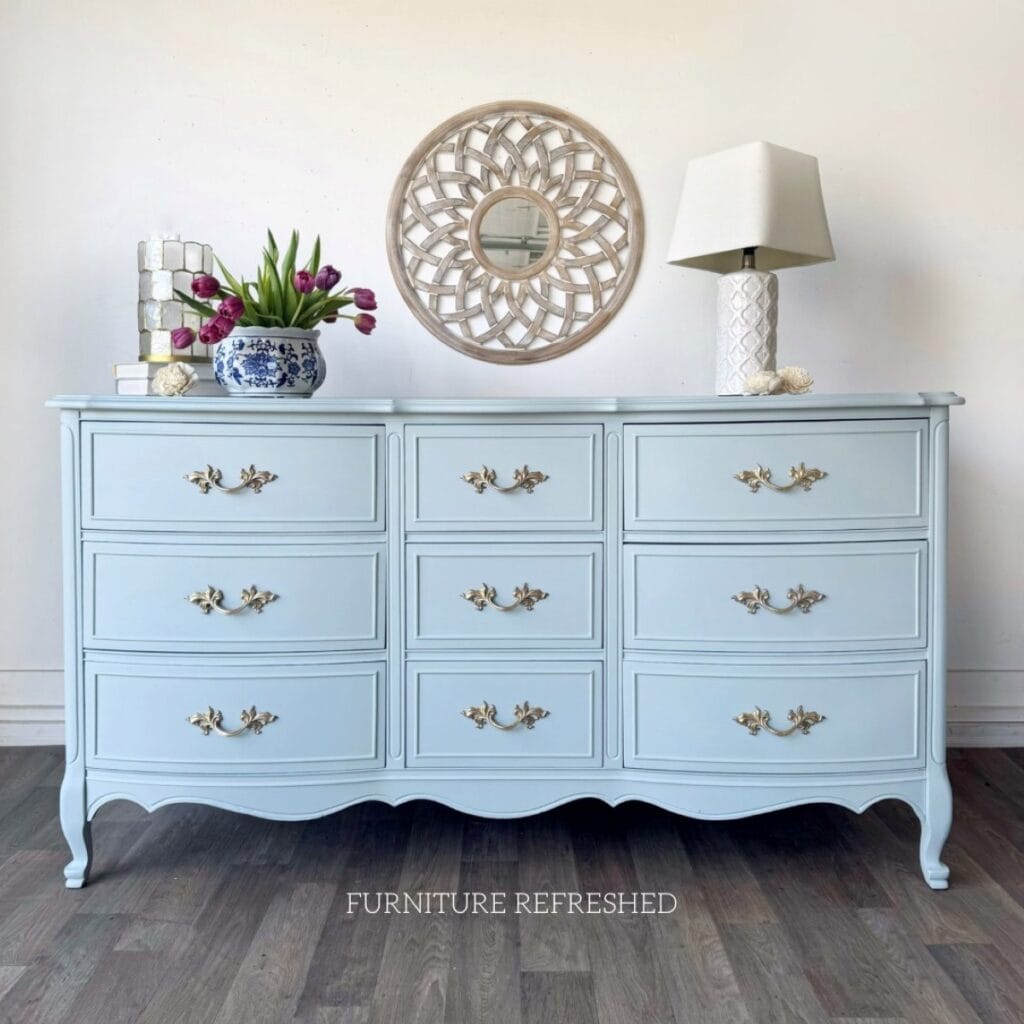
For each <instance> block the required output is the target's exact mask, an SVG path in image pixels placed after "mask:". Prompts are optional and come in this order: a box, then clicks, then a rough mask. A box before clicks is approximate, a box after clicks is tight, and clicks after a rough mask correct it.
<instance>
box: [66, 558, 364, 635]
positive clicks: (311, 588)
mask: <svg viewBox="0 0 1024 1024" xmlns="http://www.w3.org/2000/svg"><path fill="white" fill-rule="evenodd" d="M83 548H84V567H85V580H84V589H85V601H84V626H85V646H86V647H91V648H102V649H106V650H149V651H177V652H187V651H197V652H206V651H230V652H236V653H241V654H245V653H252V652H255V651H268V650H282V651H301V650H354V649H366V650H373V649H378V648H381V647H383V646H384V605H383V597H384V594H383V591H384V587H383V572H384V548H383V545H378V544H332V545H326V544H325V545H298V544H276V545H251V546H250V545H238V544H235V545H231V544H221V545H213V544H210V545H199V544H182V545H175V544H170V543H166V544H161V543H146V544H136V543H131V544H121V543H110V544H107V543H94V542H87V543H86V544H85V545H83ZM217 592H219V594H220V598H219V600H217ZM268 595H269V596H268ZM206 609H208V610H206ZM228 612H230V614H228Z"/></svg>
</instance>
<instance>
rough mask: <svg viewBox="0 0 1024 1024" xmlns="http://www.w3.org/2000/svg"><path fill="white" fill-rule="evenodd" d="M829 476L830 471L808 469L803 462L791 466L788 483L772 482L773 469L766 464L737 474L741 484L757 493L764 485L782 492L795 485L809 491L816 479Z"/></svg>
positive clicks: (791, 488)
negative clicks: (767, 467)
mask: <svg viewBox="0 0 1024 1024" xmlns="http://www.w3.org/2000/svg"><path fill="white" fill-rule="evenodd" d="M827 476H828V473H826V472H825V471H824V470H823V469H808V468H807V467H806V466H805V465H804V464H803V463H802V462H801V463H800V465H799V466H790V467H789V483H788V484H781V485H780V484H774V483H772V471H771V470H770V469H766V468H765V467H764V466H755V467H754V468H753V469H745V470H743V472H742V473H737V474H736V479H737V480H739V482H740V483H741V484H746V485H747V486H748V487H749V488H750V489H751V490H752V491H753V492H754V493H755V494H756V493H757V491H758V490H759V489H760V488H761V486H762V485H763V486H765V487H767V488H768V489H769V490H772V491H778V492H779V493H780V494H781V493H782V492H783V491H791V490H793V488H794V487H802V488H803V489H804V490H805V491H809V490H810V489H811V487H812V486H813V485H814V483H815V482H816V481H818V480H822V479H824V478H825V477H827Z"/></svg>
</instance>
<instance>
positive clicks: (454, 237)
mask: <svg viewBox="0 0 1024 1024" xmlns="http://www.w3.org/2000/svg"><path fill="white" fill-rule="evenodd" d="M642 248H643V211H642V209H641V206H640V195H639V193H638V192H637V188H636V183H635V182H634V181H633V176H632V175H631V174H630V172H629V168H628V167H627V166H626V164H625V161H624V160H623V159H622V157H621V155H620V154H619V152H618V150H616V149H615V147H614V146H613V145H612V144H611V143H610V142H609V141H608V140H607V139H606V138H605V137H604V136H603V135H601V133H600V132H598V131H596V130H595V129H594V128H592V127H591V126H590V125H588V124H586V123H585V122H583V121H581V120H579V118H576V117H574V116H573V115H571V114H567V113H566V112H565V111H563V110H558V109H556V108H555V107H548V106H544V105H542V104H539V103H526V102H508V103H491V104H487V105H486V106H481V107H474V108H473V109H472V110H467V111H465V112H464V113H462V114H457V115H456V116H455V117H453V118H450V119H449V120H448V121H446V122H445V123H444V124H442V125H440V126H439V127H438V128H436V129H435V130H434V131H432V132H431V133H430V134H429V135H428V136H427V137H426V138H425V139H424V140H423V141H422V142H421V143H420V144H419V146H417V147H416V149H415V151H414V152H413V154H412V155H411V156H410V157H409V159H408V160H407V161H406V162H405V165H404V166H403V167H402V170H401V173H400V174H399V176H398V180H397V181H396V182H395V187H394V190H393V192H392V194H391V204H390V207H389V209H388V259H389V261H390V263H391V271H392V273H393V274H394V276H395V281H396V282H397V283H398V287H399V290H400V291H401V293H402V297H403V298H404V299H405V301H406V302H407V303H408V305H409V308H410V309H411V310H412V312H413V313H414V314H415V315H416V317H417V319H418V320H419V321H420V323H422V324H423V326H424V327H426V328H427V329H428V330H429V331H430V332H431V333H432V334H433V335H434V336H435V337H437V338H439V339H440V340H441V341H443V342H444V343H445V344H446V345H450V346H451V347H452V348H454V349H458V351H460V352H463V353H465V354H466V355H470V356H473V357H474V358H475V359H483V360H487V361H488V362H493V363H532V362H538V361H540V360H542V359H553V358H555V357H556V356H560V355H564V354H565V353H566V352H569V351H571V350H572V349H574V348H577V347H578V346H579V345H582V344H583V343H584V342H585V341H588V340H589V339H590V338H592V337H593V336H594V335H595V334H596V333H597V332H598V331H599V330H601V328H602V327H604V326H605V325H606V324H607V323H608V321H609V320H610V319H611V318H612V316H614V314H615V313H616V311H617V310H618V309H619V308H620V307H621V305H622V303H623V302H624V301H625V298H626V296H627V294H628V293H629V290H630V288H631V287H632V285H633V280H634V279H635V277H636V272H637V269H638V267H639V264H640V255H641V250H642Z"/></svg>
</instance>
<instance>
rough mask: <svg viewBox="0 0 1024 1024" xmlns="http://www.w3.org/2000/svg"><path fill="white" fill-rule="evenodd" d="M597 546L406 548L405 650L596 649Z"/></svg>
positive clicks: (598, 615)
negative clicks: (490, 648)
mask: <svg viewBox="0 0 1024 1024" xmlns="http://www.w3.org/2000/svg"><path fill="white" fill-rule="evenodd" d="M601 550H602V549H601V545H599V544H488V545H483V544H410V545H409V547H408V553H407V557H408V572H407V574H406V577H407V579H406V586H407V600H406V612H407V643H408V646H409V647H410V648H427V647H435V648H436V647H446V648H459V647H470V648H472V649H473V650H476V651H479V650H480V648H481V647H482V646H490V647H514V648H516V649H517V650H523V649H527V648H538V647H549V648H550V647H575V648H594V647H600V646H601V635H602V630H601V625H602V617H601V605H600V602H601V595H602V586H601Z"/></svg>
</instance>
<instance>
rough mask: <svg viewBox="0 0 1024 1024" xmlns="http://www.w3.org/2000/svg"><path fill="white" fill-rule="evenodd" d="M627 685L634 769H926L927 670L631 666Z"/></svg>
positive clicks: (628, 748)
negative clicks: (800, 715)
mask: <svg viewBox="0 0 1024 1024" xmlns="http://www.w3.org/2000/svg"><path fill="white" fill-rule="evenodd" d="M624 680H625V687H624V695H623V696H624V703H625V716H626V717H625V737H626V740H625V764H626V766H627V767H630V768H668V769H673V770H692V771H722V772H726V771H728V772H757V773H762V772H820V771H837V772H839V771H841V772H852V771H882V770H889V769H903V768H916V767H921V766H922V765H923V764H924V753H923V747H922V743H921V737H922V735H923V730H924V713H925V666H924V663H923V662H919V661H915V662H891V663H889V664H862V665H824V664H816V665H805V664H802V665H782V666H777V665H768V664H742V665H686V664H670V663H652V662H635V661H634V662H630V661H627V662H626V665H625V675H624ZM800 709H802V710H803V712H804V717H799V714H798V713H799V711H800ZM791 712H792V713H793V717H792V718H791V717H790V713H791ZM815 716H822V718H821V720H820V721H817V720H816V717H815ZM737 718H743V721H742V722H738V721H737ZM804 728H806V729H807V732H806V733H805V732H804V731H803V729H804ZM772 730H776V732H782V733H788V735H782V736H779V735H776V734H775V733H774V732H772ZM791 730H792V731H791Z"/></svg>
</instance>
